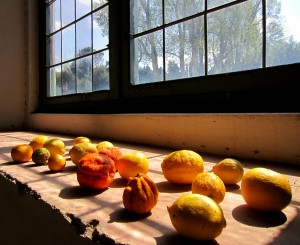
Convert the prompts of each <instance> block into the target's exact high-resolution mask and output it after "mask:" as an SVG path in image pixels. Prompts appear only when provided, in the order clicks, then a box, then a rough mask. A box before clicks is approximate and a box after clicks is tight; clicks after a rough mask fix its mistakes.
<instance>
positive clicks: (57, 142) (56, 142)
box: [43, 138, 66, 155]
mask: <svg viewBox="0 0 300 245" xmlns="http://www.w3.org/2000/svg"><path fill="white" fill-rule="evenodd" d="M43 147H44V148H47V149H48V150H49V151H50V154H51V155H52V154H60V155H63V154H64V153H65V152H66V146H65V143H64V142H63V141H62V140H61V139H58V138H52V139H48V140H47V141H46V142H45V143H44V145H43Z"/></svg>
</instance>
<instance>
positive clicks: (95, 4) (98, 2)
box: [93, 0, 108, 10]
mask: <svg viewBox="0 0 300 245" xmlns="http://www.w3.org/2000/svg"><path fill="white" fill-rule="evenodd" d="M107 1H108V0H93V10H94V9H96V8H99V7H100V6H102V5H103V4H105V3H107Z"/></svg>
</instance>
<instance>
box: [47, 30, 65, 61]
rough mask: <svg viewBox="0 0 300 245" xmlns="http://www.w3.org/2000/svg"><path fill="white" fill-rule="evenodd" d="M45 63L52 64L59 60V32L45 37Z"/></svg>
mask: <svg viewBox="0 0 300 245" xmlns="http://www.w3.org/2000/svg"><path fill="white" fill-rule="evenodd" d="M47 51H48V52H47V61H46V63H47V65H54V64H57V63H60V62H61V33H60V32H57V33H56V34H54V35H52V36H50V37H49V38H48V39H47Z"/></svg>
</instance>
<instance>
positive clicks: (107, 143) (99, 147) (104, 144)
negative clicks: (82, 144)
mask: <svg viewBox="0 0 300 245" xmlns="http://www.w3.org/2000/svg"><path fill="white" fill-rule="evenodd" d="M96 147H97V150H98V152H100V151H101V150H102V149H103V148H106V147H114V145H113V143H111V142H110V141H101V142H99V143H98V144H97V146H96Z"/></svg>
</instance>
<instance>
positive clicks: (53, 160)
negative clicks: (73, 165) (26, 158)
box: [47, 154, 66, 171]
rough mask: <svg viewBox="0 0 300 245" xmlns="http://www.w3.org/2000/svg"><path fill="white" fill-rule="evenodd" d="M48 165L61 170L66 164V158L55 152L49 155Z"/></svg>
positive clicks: (54, 169) (50, 167)
mask: <svg viewBox="0 0 300 245" xmlns="http://www.w3.org/2000/svg"><path fill="white" fill-rule="evenodd" d="M47 165H48V168H49V169H50V170H52V171H61V170H63V169H64V168H65V166H66V158H65V157H64V156H62V155H60V154H53V155H51V156H50V157H49V159H48V163H47Z"/></svg>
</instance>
